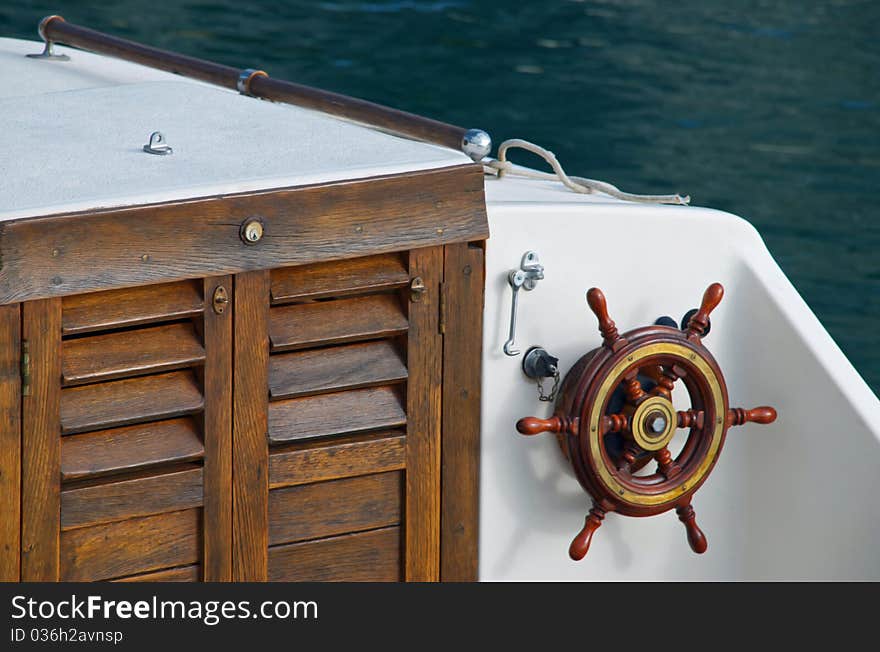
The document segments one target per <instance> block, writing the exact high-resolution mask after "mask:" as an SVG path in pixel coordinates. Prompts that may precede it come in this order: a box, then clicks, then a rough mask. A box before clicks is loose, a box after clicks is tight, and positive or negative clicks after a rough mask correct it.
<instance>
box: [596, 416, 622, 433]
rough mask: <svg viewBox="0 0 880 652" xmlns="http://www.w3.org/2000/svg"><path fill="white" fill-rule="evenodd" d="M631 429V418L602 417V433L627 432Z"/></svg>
mask: <svg viewBox="0 0 880 652" xmlns="http://www.w3.org/2000/svg"><path fill="white" fill-rule="evenodd" d="M628 429H629V417H628V416H626V415H625V414H611V415H608V416H604V417H602V433H603V434H605V433H609V432H626V431H627V430H628Z"/></svg>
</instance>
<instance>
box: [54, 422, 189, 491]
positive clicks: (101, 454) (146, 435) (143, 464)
mask: <svg viewBox="0 0 880 652" xmlns="http://www.w3.org/2000/svg"><path fill="white" fill-rule="evenodd" d="M199 430H200V429H199V428H198V426H197V425H196V424H195V423H194V422H193V421H192V419H190V418H181V419H169V420H167V421H157V422H155V423H142V424H138V425H134V426H124V427H122V428H113V429H111V430H99V431H96V432H89V433H84V434H81V435H70V436H68V437H64V438H63V439H62V441H61V479H62V480H64V481H70V480H79V479H82V478H88V477H97V476H103V475H108V474H112V473H120V472H127V471H137V470H140V469H146V468H149V467H154V466H157V465H160V464H174V463H178V462H190V461H194V460H200V459H202V457H203V455H204V452H205V448H204V446H203V445H202V440H201V437H200V436H199V435H200V432H199Z"/></svg>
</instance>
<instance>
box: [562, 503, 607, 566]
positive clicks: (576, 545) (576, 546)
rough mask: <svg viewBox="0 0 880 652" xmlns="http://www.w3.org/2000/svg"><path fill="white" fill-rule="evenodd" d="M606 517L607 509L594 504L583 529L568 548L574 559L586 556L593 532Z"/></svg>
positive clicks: (577, 559) (569, 554)
mask: <svg viewBox="0 0 880 652" xmlns="http://www.w3.org/2000/svg"><path fill="white" fill-rule="evenodd" d="M604 519H605V510H604V509H602V508H601V507H599V506H598V505H595V504H594V505H593V507H592V508H591V509H590V513H589V514H587V518H586V520H585V521H584V527H583V529H582V530H581V531H580V532H578V534H577V536H576V537H575V538H574V539H573V540H572V542H571V545H570V546H569V548H568V556H569V557H571V558H572V560H574V561H580V560H581V559H583V558H584V557H585V556H586V554H587V552H589V550H590V543H592V541H593V534H594V533H595V532H596V530H598V529H599V527H600V526H601V525H602V521H603V520H604Z"/></svg>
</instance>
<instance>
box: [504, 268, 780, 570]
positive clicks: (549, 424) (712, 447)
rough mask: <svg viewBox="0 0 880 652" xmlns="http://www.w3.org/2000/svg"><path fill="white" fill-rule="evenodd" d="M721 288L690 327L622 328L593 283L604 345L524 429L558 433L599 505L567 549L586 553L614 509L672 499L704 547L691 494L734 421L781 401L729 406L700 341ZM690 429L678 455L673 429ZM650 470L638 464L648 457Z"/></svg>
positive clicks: (694, 540) (757, 417)
mask: <svg viewBox="0 0 880 652" xmlns="http://www.w3.org/2000/svg"><path fill="white" fill-rule="evenodd" d="M723 295H724V288H723V287H722V286H721V284H720V283H713V284H712V285H710V286H709V288H708V289H707V290H706V292H705V293H704V294H703V301H702V303H701V305H700V308H699V309H698V310H697V311H696V313H695V314H694V315H693V316H692V317H691V318H690V320H689V321H688V323H687V324H686V326H685V328H684V330H679V329H678V328H676V327H670V326H660V325H654V326H647V327H644V328H636V329H634V330H631V331H629V332H627V333H624V334H623V335H620V334H619V333H618V332H617V327H616V326H615V325H614V322H613V321H611V319H610V317H609V316H608V308H607V305H606V303H605V295H603V294H602V291H601V290H599V289H598V288H592V289H591V290H590V291H589V292H587V303H588V304H589V306H590V309H591V310H592V311H593V312H594V313H595V315H596V317H597V318H598V320H599V332H600V333H601V334H602V340H603V343H602V346H600V347H599V348H597V349H594V350H593V351H590V352H589V353H587V354H586V355H584V356H583V357H582V358H581V359H580V360H579V361H578V362H577V363H576V364H575V365H574V367H572V369H571V370H570V371H569V372H568V374H567V375H566V377H565V380H564V381H563V384H562V387H561V389H560V394H559V398H558V400H557V402H556V410H555V413H554V416H553V417H551V418H549V419H539V418H537V417H526V418H524V419H520V420H519V421H518V422H517V424H516V428H517V430H518V431H519V432H520V433H522V434H524V435H536V434H539V433H542V432H553V433H557V438H558V440H559V443H560V445H561V447H562V449H563V452H564V453H565V455H566V457H567V458H568V459H569V461H570V462H571V464H572V466H573V467H574V471H575V474H576V475H577V478H578V480H579V481H580V483H581V485H582V486H583V488H584V489H585V490H586V491H587V493H589V494H590V496H591V497H592V499H593V506H592V509H590V511H589V514H588V515H587V518H586V523H585V524H584V527H583V529H582V530H581V531H580V532H579V533H578V535H577V536H576V537H575V538H574V540H573V541H572V543H571V546H570V548H569V555H570V556H571V558H572V559H574V560H580V559H583V557H584V555H586V554H587V551H588V550H589V547H590V541H591V539H592V537H593V533H594V532H595V531H596V530H597V529H598V528H599V526H600V525H602V520H603V519H604V518H605V514H606V513H608V512H618V513H620V514H624V515H626V516H653V515H655V514H660V513H662V512H666V511H668V510H670V509H672V508H673V507H674V508H675V510H676V513H677V514H678V518H679V519H680V520H681V521H682V523H684V525H685V528H686V530H687V538H688V542H689V543H690V546H691V549H692V550H693V551H694V552H696V553H703V552H705V551H706V548H707V543H706V536H705V535H704V534H703V532H702V531H701V530H700V528H699V527H698V526H697V523H696V516H695V514H694V508H693V507H692V506H691V499H692V497H693V495H694V493H695V492H696V491H697V489H699V488H700V486H701V485H702V484H703V482H705V481H706V478H707V477H708V475H709V473H710V472H711V471H712V468H713V467H714V466H715V462H716V461H717V460H718V455H719V454H720V453H721V448H722V446H723V445H724V438H725V436H726V435H727V429H728V428H729V427H730V426H740V425H743V424H744V423H746V422H749V421H751V422H755V423H765V424H766V423H772V422H773V421H775V420H776V410H774V409H773V408H771V407H758V408H754V409H752V410H745V409H742V408H733V409H730V408H729V407H728V400H727V386H726V385H725V383H724V376H723V375H722V374H721V369H720V368H719V367H718V363H717V362H715V359H714V358H713V357H712V355H711V354H710V353H709V351H708V349H706V347H705V346H704V345H703V343H702V337H703V335H704V333H705V332H706V330H707V328H708V326H709V313H710V312H712V310H714V309H715V307H716V306H717V305H718V304H719V303H720V302H721V297H722V296H723ZM678 382H681V383H682V384H683V386H684V388H685V389H686V391H687V393H688V395H689V396H690V401H691V408H690V409H689V410H686V411H676V410H675V409H674V407H673V404H672V392H673V389H674V388H675V387H676V383H678ZM678 428H686V429H689V430H690V432H689V434H688V436H687V440H686V442H685V443H684V445H683V447H682V448H681V451H680V452H679V453H678V454H677V455H676V456H673V455H672V453H671V452H670V450H669V444H670V441H671V440H672V438H673V436H674V435H675V432H676V429H678ZM652 461H654V462H655V463H656V469H655V470H654V471H653V472H652V473H648V474H643V473H639V474H638V475H637V473H638V472H639V471H641V470H642V468H643V467H645V466H646V465H647V464H649V463H650V462H652Z"/></svg>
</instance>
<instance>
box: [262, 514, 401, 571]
mask: <svg viewBox="0 0 880 652" xmlns="http://www.w3.org/2000/svg"><path fill="white" fill-rule="evenodd" d="M400 540H401V531H400V528H399V527H388V528H382V529H379V530H372V531H369V532H358V533H356V534H345V535H342V536H338V537H330V538H328V539H319V540H317V541H306V542H304V543H292V544H288V545H283V546H274V547H272V548H270V549H269V579H270V580H271V581H273V582H397V581H399V580H400V579H401V561H400V557H401V545H400V542H401V541H400Z"/></svg>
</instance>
